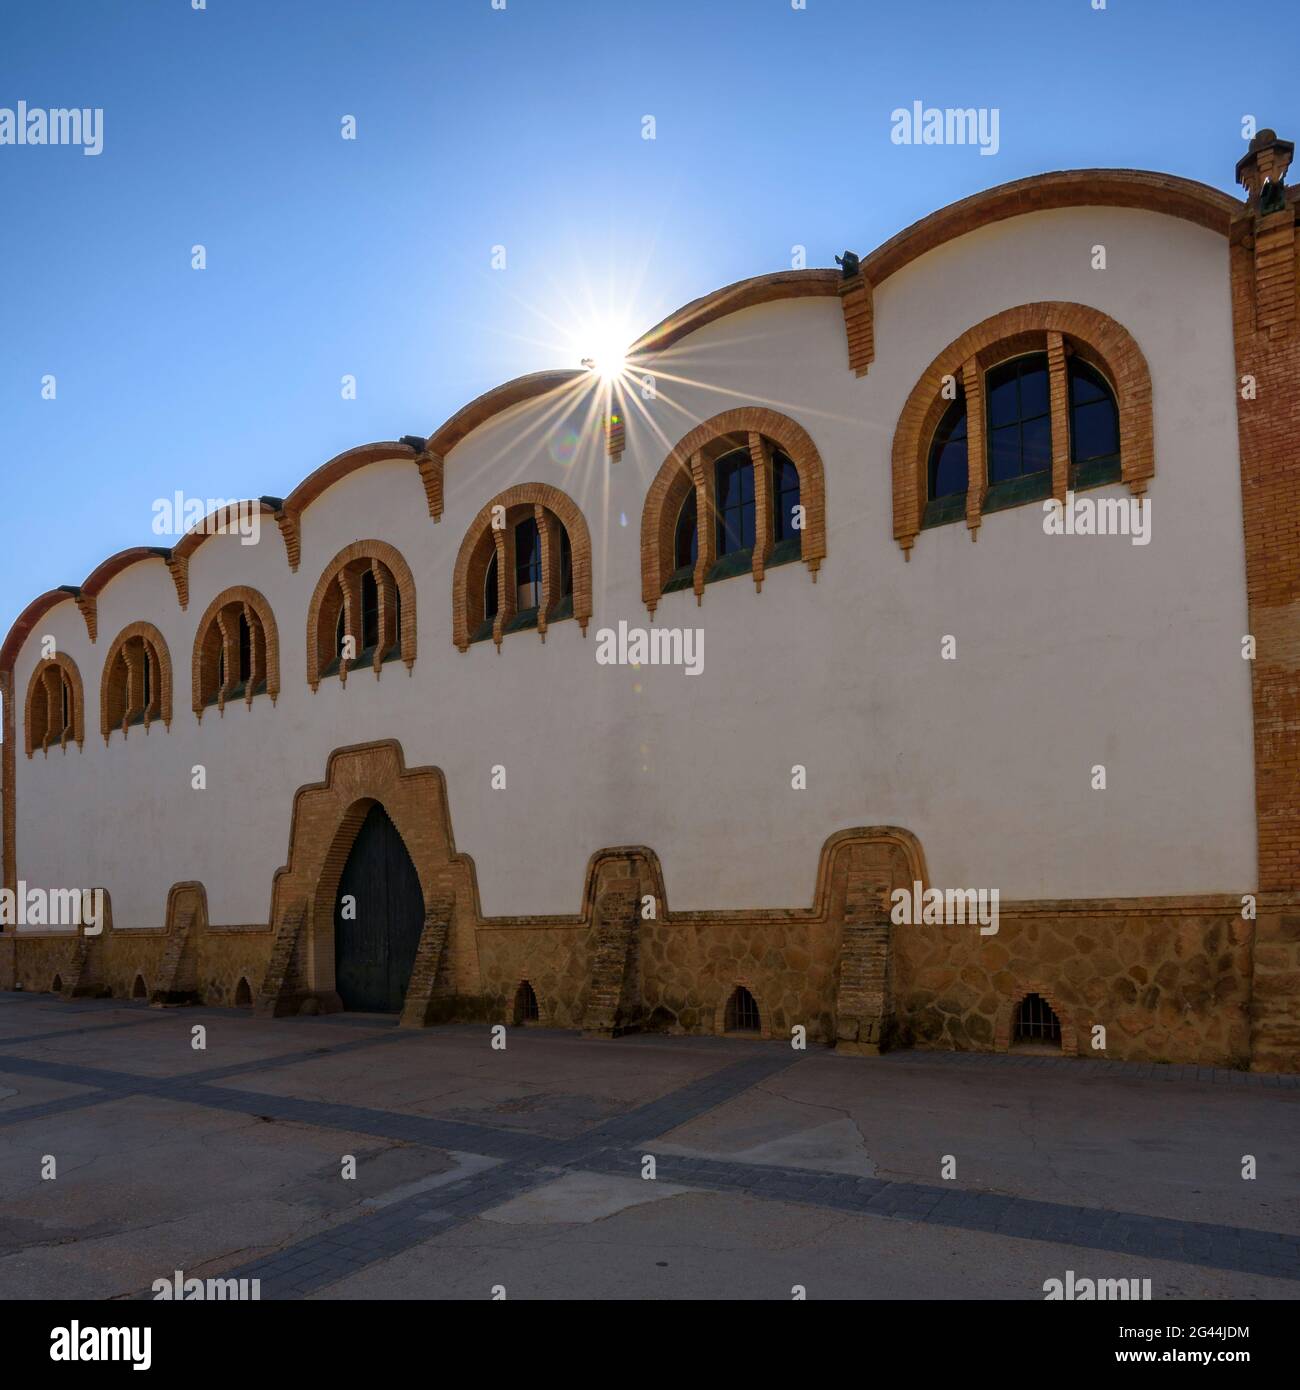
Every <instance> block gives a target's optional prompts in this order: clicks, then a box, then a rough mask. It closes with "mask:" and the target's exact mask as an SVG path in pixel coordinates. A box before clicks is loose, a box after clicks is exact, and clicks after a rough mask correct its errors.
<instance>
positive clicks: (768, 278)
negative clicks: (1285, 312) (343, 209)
mask: <svg viewBox="0 0 1300 1390" xmlns="http://www.w3.org/2000/svg"><path fill="white" fill-rule="evenodd" d="M1068 207H1125V208H1139V209H1145V210H1147V211H1153V212H1160V213H1164V214H1166V215H1167V216H1170V217H1178V218H1182V219H1184V220H1185V221H1188V222H1193V223H1195V224H1196V225H1197V226H1201V227H1205V228H1207V229H1208V230H1210V231H1212V232H1218V233H1219V234H1220V235H1222V236H1227V235H1228V232H1229V226H1230V223H1231V221H1232V218H1233V216H1234V215H1235V214H1236V213H1237V212H1238V211H1239V210H1240V208H1241V204H1240V203H1239V202H1238V201H1237V200H1236V199H1235V198H1233V197H1232V196H1231V195H1230V194H1227V193H1222V192H1220V191H1219V190H1218V189H1217V188H1211V187H1210V186H1209V185H1208V184H1204V183H1198V182H1196V180H1194V179H1184V178H1180V177H1178V176H1177V175H1175V174H1157V173H1150V172H1147V171H1145V170H1140V169H1069V170H1059V171H1056V172H1053V173H1048V174H1034V175H1031V176H1030V177H1029V178H1024V179H1017V180H1016V181H1015V182H1013V183H1004V184H1000V185H998V186H997V187H996V188H989V189H985V190H984V191H983V192H980V193H973V194H971V196H970V197H969V198H962V199H961V200H960V201H958V202H956V203H950V204H949V205H948V206H947V207H944V208H940V209H939V210H938V211H937V212H933V213H931V214H930V215H929V216H927V217H923V218H922V219H921V220H920V221H919V222H914V223H912V225H911V226H910V227H905V228H904V229H903V230H902V231H901V232H899V233H898V234H897V235H896V236H893V237H891V238H890V239H889V240H888V241H886V242H885V243H884V244H883V245H881V246H878V247H877V248H876V249H875V250H874V251H873V252H872V253H871V254H870V255H869V256H867V257H866V258H865V259H864V260H863V261H862V274H863V279H864V280H865V281H866V283H867V284H869V285H872V286H875V285H879V284H880V283H881V282H882V281H883V280H886V279H888V277H889V276H890V275H893V274H895V273H896V272H898V271H899V270H902V269H903V268H904V267H905V266H907V265H910V264H911V263H912V261H914V260H917V259H918V258H919V257H921V256H923V255H925V254H926V253H927V252H928V251H933V250H935V249H937V248H938V247H940V246H942V245H944V244H945V243H946V242H949V241H952V240H954V239H955V238H956V237H959V236H964V235H965V234H966V233H967V232H971V231H974V230H976V229H977V228H979V227H986V226H990V225H992V224H993V223H995V222H1001V221H1004V220H1005V219H1007V218H1009V217H1019V216H1021V215H1022V214H1024V213H1030V212H1044V211H1047V210H1049V209H1054V208H1068ZM844 283H845V282H844V281H843V279H842V277H841V274H840V272H839V271H838V270H786V271H777V272H775V273H773V274H769V275H757V276H753V277H752V278H750V279H748V280H738V281H737V282H736V283H735V284H732V285H727V286H726V287H725V288H723V289H720V290H715V291H714V292H713V293H712V294H707V295H704V296H702V297H701V298H699V299H694V300H692V301H691V302H690V303H689V304H686V305H684V306H683V307H682V308H681V309H679V310H677V312H676V313H674V314H671V315H669V317H668V318H666V319H664V320H663V322H662V323H659V324H656V325H655V327H654V328H652V329H650V331H649V332H648V333H645V334H643V335H642V336H641V337H640V338H639V339H638V340H637V341H636V342H635V343H634V344H633V345H632V347H631V348H630V349H629V351H628V355H629V357H637V356H642V355H645V354H649V353H652V352H662V351H664V350H665V349H666V348H669V347H671V346H672V345H673V344H674V343H677V342H679V341H680V340H681V339H682V338H684V337H686V336H687V335H688V334H690V333H694V332H696V331H697V330H698V329H701V328H703V327H704V326H705V325H706V324H710V323H713V322H715V321H716V320H718V319H721V318H725V317H726V316H727V315H728V314H734V313H737V312H739V311H740V310H741V309H749V308H753V307H754V306H756V305H759V304H770V303H773V302H775V301H777V300H782V299H808V298H831V297H832V296H836V295H838V294H839V293H840V287H841V285H842V284H844ZM589 380H592V376H591V373H590V372H587V371H584V370H582V369H580V368H573V369H565V370H557V371H545V372H532V373H529V374H528V375H526V376H521V377H516V378H514V380H512V381H507V382H505V383H504V384H502V385H500V386H497V387H494V388H493V389H492V390H490V391H486V392H484V393H483V395H481V396H478V397H476V398H475V399H474V400H472V401H470V403H469V404H468V405H465V406H462V407H461V409H460V410H458V411H457V412H456V413H455V414H454V415H453V416H451V418H450V419H448V420H447V421H446V422H445V423H444V424H442V425H441V426H439V428H438V429H437V430H435V431H434V432H433V434H431V435H430V436H429V438H428V440H427V442H426V444H425V455H430V456H433V457H434V458H436V459H439V460H441V459H443V458H445V457H446V455H447V454H448V453H449V452H450V451H451V450H452V449H453V448H455V446H456V445H457V444H459V443H460V442H461V441H462V440H463V439H465V438H466V436H467V435H469V434H471V433H472V432H473V431H474V430H476V429H478V427H479V426H480V425H483V424H485V423H486V422H487V421H488V420H490V419H492V417H493V416H495V415H498V414H500V413H501V412H502V411H504V410H508V409H509V408H510V407H511V406H514V405H519V404H522V403H523V402H524V401H529V400H534V399H536V398H537V397H539V396H545V395H549V394H550V393H551V392H553V391H558V390H561V389H562V388H564V387H566V386H569V385H572V384H574V383H576V382H579V381H589ZM423 457H424V455H421V454H419V453H417V452H416V450H414V449H412V448H411V447H410V446H409V445H406V444H402V443H396V442H389V443H379V444H363V445H361V446H359V447H358V448H355V449H348V450H346V451H345V452H343V453H341V454H338V455H336V456H335V457H334V458H332V459H330V461H329V462H328V463H325V464H322V465H321V467H319V468H317V469H316V470H315V472H313V473H311V474H309V475H308V476H307V477H306V478H304V479H303V481H302V482H301V483H299V484H298V486H297V487H296V488H294V490H293V492H291V493H290V494H289V496H288V497H286V498H285V499H284V501H283V503H282V504H281V505H280V507H279V508H278V509H276V508H273V507H271V506H270V505H269V502H270V500H273V499H263V500H262V503H261V506H262V510H263V511H264V512H272V513H273V514H274V515H276V518H277V520H279V519H280V517H281V516H286V515H288V516H293V515H295V514H299V515H300V514H301V512H302V510H303V508H304V507H307V506H308V505H310V504H311V503H312V502H314V501H315V500H316V499H317V498H318V497H319V496H321V494H322V493H324V492H325V491H326V489H328V488H329V487H331V486H332V485H333V484H334V483H336V482H338V481H339V480H340V479H341V478H344V477H346V476H347V475H348V474H349V473H351V472H353V471H354V470H355V469H358V468H364V467H365V466H366V465H367V464H370V463H379V462H382V461H384V460H387V459H410V460H413V461H417V462H418V461H420V460H421V459H422V458H423ZM438 486H439V488H440V487H441V483H440V481H439V483H438ZM430 505H431V510H432V501H431V504H430ZM191 536H193V537H194V538H193V539H192V540H191ZM202 539H203V536H202V535H197V536H195V535H194V533H193V532H191V533H187V535H186V536H185V537H183V538H182V539H181V541H180V542H179V543H178V544H177V546H176V549H175V551H174V552H173V553H172V556H171V557H170V558H174V559H176V560H179V561H180V562H181V564H182V566H183V564H184V561H185V559H186V558H187V557H188V555H189V554H190V553H192V552H193V550H194V548H195V547H196V546H198V545H199V544H200V542H201V540H202ZM285 544H286V547H287V548H288V549H289V552H290V564H291V565H292V566H293V567H294V568H295V569H296V568H297V559H296V554H295V551H294V542H292V541H291V540H290V537H289V536H288V535H286V537H285ZM187 545H188V548H185V547H187ZM150 555H158V556H160V557H162V558H169V557H168V556H167V552H164V551H159V550H156V549H153V548H151V547H148V546H137V547H134V548H133V549H131V550H124V551H121V552H120V553H119V554H118V555H115V556H113V557H112V559H110V560H106V561H104V563H103V564H102V565H100V566H98V567H97V568H96V569H95V570H94V571H93V573H92V579H95V578H96V576H98V578H97V580H96V582H97V584H98V586H99V588H102V587H103V585H104V584H106V583H107V582H108V580H109V579H110V578H112V576H113V575H114V574H117V573H120V571H121V570H122V569H124V568H126V566H127V565H128V564H134V563H135V562H136V561H137V560H141V559H144V558H146V557H148V556H150ZM124 557H128V558H124ZM113 566H116V568H110V567H113ZM90 582H91V581H90V580H87V584H89V583H90ZM83 587H84V586H83ZM95 592H98V589H97V590H96V591H95ZM69 596H79V591H76V590H67V589H52V590H50V591H49V592H48V593H45V594H42V595H41V597H40V598H38V599H36V600H34V601H33V602H32V603H30V604H28V606H27V607H26V608H25V609H24V610H23V612H22V613H21V614H20V615H19V616H18V618H17V619H16V620H15V622H14V625H13V626H12V627H11V628H10V630H9V634H8V636H7V637H6V638H5V641H4V644H3V646H0V671H11V670H12V669H13V663H14V660H15V658H16V657H17V654H18V650H19V648H20V647H21V646H22V644H23V643H24V642H25V641H26V640H27V637H28V636H29V635H30V633H31V630H32V628H33V627H34V626H35V624H36V623H37V622H39V621H40V618H41V616H42V615H43V614H44V613H45V612H47V611H48V610H49V609H50V608H52V607H53V606H54V604H55V603H58V602H61V601H62V600H63V599H65V598H68V597H69ZM89 597H93V594H91V595H89Z"/></svg>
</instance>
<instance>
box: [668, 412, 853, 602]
mask: <svg viewBox="0 0 1300 1390" xmlns="http://www.w3.org/2000/svg"><path fill="white" fill-rule="evenodd" d="M825 513H826V496H825V480H824V476H823V469H822V462H821V458H820V456H819V455H818V453H817V449H816V446H815V445H814V444H813V442H812V440H811V439H810V438H809V436H808V434H807V432H806V431H805V430H804V429H803V428H802V426H800V425H798V424H796V423H795V422H794V421H793V420H791V419H789V418H788V417H787V416H784V415H778V414H777V413H776V411H773V410H765V409H759V408H758V407H754V406H745V407H741V408H739V409H736V410H728V411H724V412H723V413H722V414H721V415H715V416H714V417H713V418H712V419H711V420H706V421H705V422H704V423H703V424H701V425H697V426H696V427H695V429H693V430H691V431H690V433H689V434H687V435H685V436H684V437H683V438H682V439H680V440H679V441H678V443H677V445H676V446H675V448H674V449H673V451H672V452H671V453H670V454H669V455H668V457H667V458H666V459H665V460H664V462H663V464H662V466H661V467H660V469H659V472H658V473H657V474H656V476H655V479H654V481H653V482H652V483H651V485H650V489H649V491H648V492H647V494H646V499H645V506H644V508H643V510H642V513H641V596H642V599H643V600H644V602H645V604H646V606H647V607H648V608H649V609H650V612H651V614H653V613H654V610H655V608H656V607H657V606H658V602H659V599H660V597H661V595H663V594H669V593H672V592H674V590H677V589H686V588H693V589H694V590H695V592H696V594H697V595H699V596H700V597H701V598H702V597H703V592H704V586H705V585H706V584H710V583H712V582H714V581H715V580H720V579H729V578H732V577H733V576H735V575H739V574H750V575H752V577H753V580H754V584H755V586H756V587H757V588H759V589H761V588H762V585H763V579H764V575H765V574H766V571H767V570H768V569H771V568H773V567H774V566H776V565H781V564H786V563H789V562H790V561H793V560H802V561H803V563H804V564H805V565H807V566H808V569H809V570H810V572H811V573H812V575H813V578H814V579H815V578H816V576H817V570H818V568H819V567H820V565H821V562H822V559H823V557H824V556H825V554H826V515H825Z"/></svg>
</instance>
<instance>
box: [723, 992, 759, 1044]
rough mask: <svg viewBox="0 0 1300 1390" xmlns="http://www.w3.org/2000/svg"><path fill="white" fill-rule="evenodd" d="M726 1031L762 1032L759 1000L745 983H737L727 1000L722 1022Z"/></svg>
mask: <svg viewBox="0 0 1300 1390" xmlns="http://www.w3.org/2000/svg"><path fill="white" fill-rule="evenodd" d="M722 1029H723V1032H725V1033H761V1032H762V1031H763V1021H762V1019H761V1018H760V1017H759V1013H758V1002H757V1001H756V1000H755V998H754V996H753V995H752V994H751V993H750V992H749V991H748V990H747V989H746V988H745V986H744V985H737V986H736V988H735V989H734V990H732V992H731V998H730V999H728V1000H727V1011H726V1015H725V1017H724V1019H723V1024H722Z"/></svg>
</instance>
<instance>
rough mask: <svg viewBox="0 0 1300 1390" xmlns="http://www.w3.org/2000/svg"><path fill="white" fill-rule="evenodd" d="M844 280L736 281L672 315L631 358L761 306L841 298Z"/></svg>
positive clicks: (773, 277)
mask: <svg viewBox="0 0 1300 1390" xmlns="http://www.w3.org/2000/svg"><path fill="white" fill-rule="evenodd" d="M843 280H844V277H843V276H842V275H841V274H840V272H839V271H838V270H778V271H776V272H774V273H773V274H770V275H755V276H752V277H751V278H750V279H748V280H737V281H736V282H735V284H732V285H727V286H726V287H725V288H723V289H720V290H715V291H714V292H713V293H712V294H706V295H702V296H701V297H700V298H699V299H692V300H691V302H690V303H689V304H685V305H683V306H682V307H681V308H680V309H678V310H677V312H676V313H675V314H669V316H668V317H667V318H666V319H664V321H663V322H662V323H657V324H655V326H654V327H653V328H652V329H651V330H650V331H649V332H648V333H643V334H642V335H641V337H639V338H638V339H637V340H636V342H635V343H633V344H632V346H631V347H630V348H629V349H628V356H629V357H639V356H641V355H642V354H644V353H649V352H662V351H663V350H664V349H665V348H670V347H672V345H673V344H674V343H676V342H678V341H680V340H681V339H682V338H684V337H686V335H687V334H688V333H694V332H695V331H696V330H697V329H700V328H703V327H704V326H705V325H706V324H709V323H713V322H714V320H716V319H720V318H725V317H726V316H727V315H728V314H735V313H738V312H739V311H740V310H741V309H752V308H754V306H755V305H758V304H771V303H772V302H774V301H775V300H778V299H820V298H827V299H832V298H834V297H835V296H837V295H838V294H839V292H840V285H841V284H842V283H843Z"/></svg>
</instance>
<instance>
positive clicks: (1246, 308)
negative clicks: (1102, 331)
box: [1230, 130, 1300, 1071]
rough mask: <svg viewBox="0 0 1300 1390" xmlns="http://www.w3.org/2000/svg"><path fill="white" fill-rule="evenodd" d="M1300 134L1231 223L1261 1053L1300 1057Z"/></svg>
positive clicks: (1262, 1064) (1283, 144) (1260, 147)
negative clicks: (1249, 641)
mask: <svg viewBox="0 0 1300 1390" xmlns="http://www.w3.org/2000/svg"><path fill="white" fill-rule="evenodd" d="M1293 153H1294V148H1293V146H1292V145H1291V143H1290V142H1289V141H1283V140H1278V139H1277V137H1276V136H1275V135H1274V134H1273V132H1272V131H1267V130H1266V131H1260V133H1259V135H1258V136H1257V137H1256V139H1255V140H1254V141H1252V143H1251V147H1250V150H1249V152H1248V153H1247V155H1246V156H1245V157H1244V158H1243V159H1242V160H1241V161H1240V163H1239V164H1238V166H1237V176H1238V179H1239V181H1240V182H1241V184H1242V185H1243V187H1244V188H1245V189H1246V193H1247V199H1246V203H1245V204H1244V206H1241V207H1239V208H1238V210H1237V214H1236V217H1235V218H1234V220H1233V223H1232V230H1231V235H1230V245H1231V251H1230V256H1231V267H1232V314H1233V331H1234V336H1235V340H1236V367H1237V382H1236V385H1237V434H1238V439H1239V441H1240V456H1241V496H1242V514H1243V522H1244V526H1245V544H1246V595H1247V602H1248V604H1249V614H1250V617H1249V623H1250V635H1251V636H1253V638H1254V639H1255V644H1256V649H1255V655H1254V660H1253V661H1252V662H1251V686H1252V693H1253V704H1254V712H1255V814H1256V820H1257V823H1258V827H1259V890H1260V894H1259V905H1258V911H1259V920H1258V923H1257V925H1256V945H1255V976H1254V991H1253V995H1252V1055H1253V1064H1254V1065H1255V1066H1256V1067H1258V1068H1262V1069H1265V1070H1273V1069H1284V1070H1288V1071H1297V1070H1300V485H1298V484H1297V458H1296V449H1297V441H1298V440H1300V388H1298V387H1297V382H1300V322H1298V319H1297V314H1298V304H1300V228H1297V201H1296V194H1295V192H1293V191H1290V190H1288V189H1287V188H1286V185H1285V183H1284V182H1283V180H1284V178H1285V175H1286V172H1287V169H1288V166H1289V165H1290V163H1291V158H1292V155H1293Z"/></svg>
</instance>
